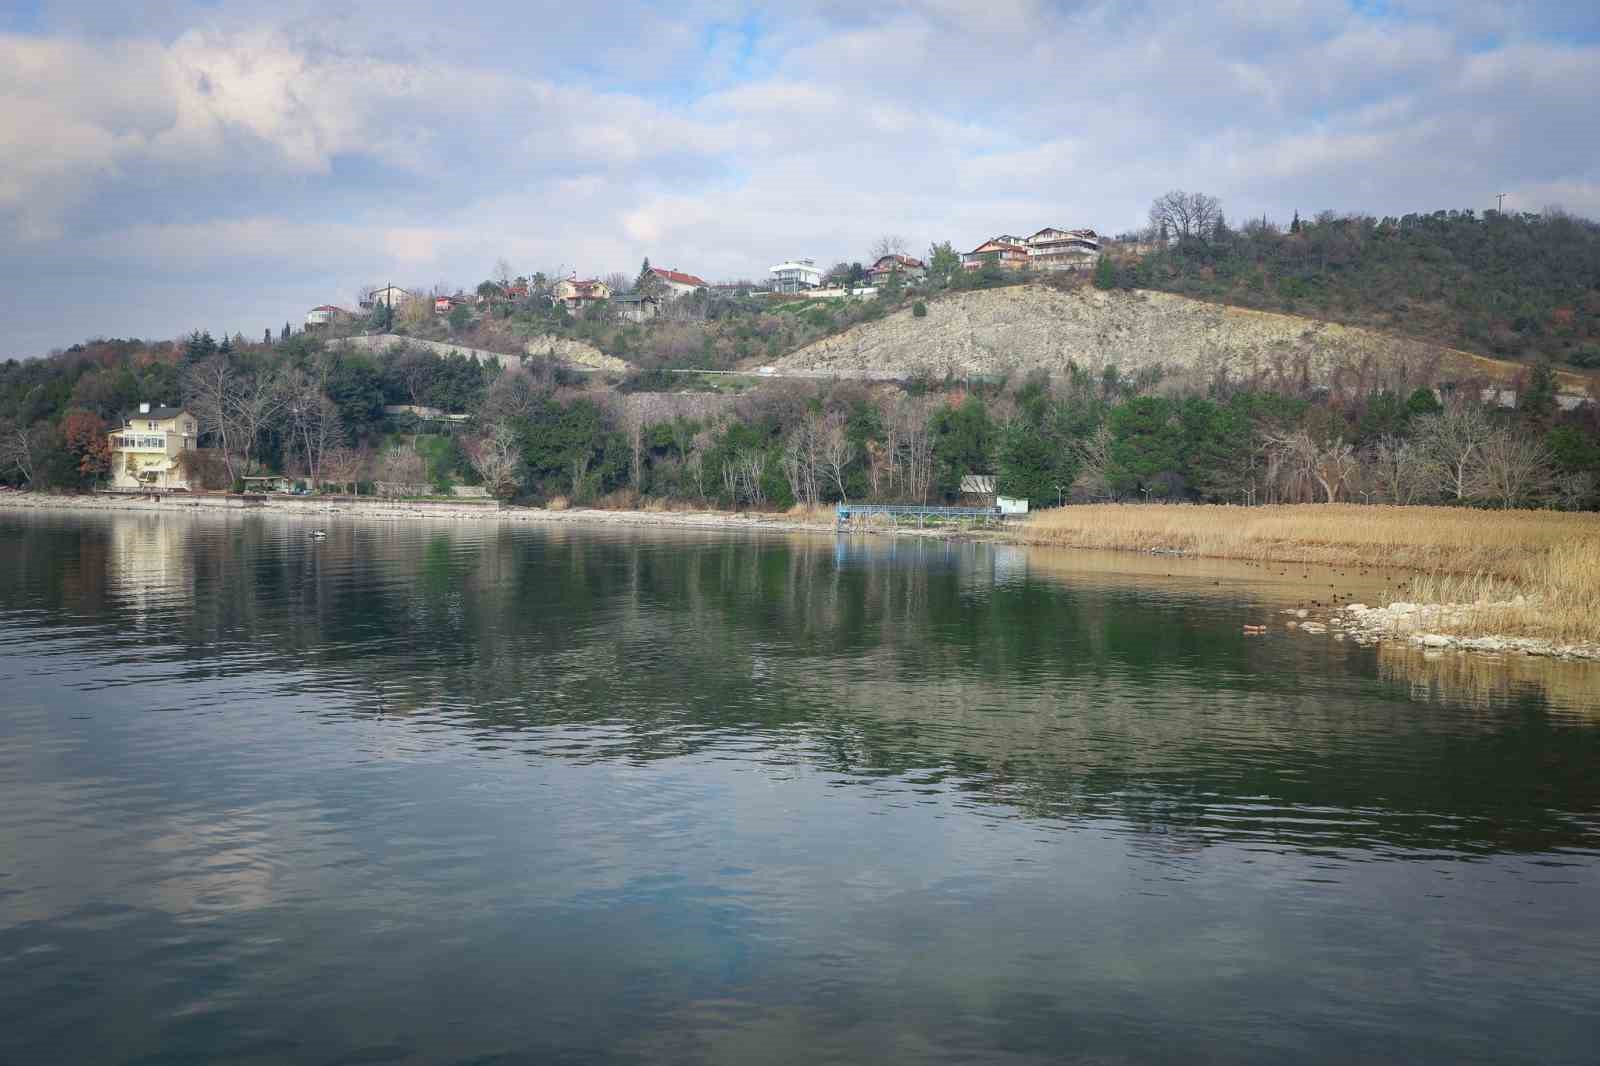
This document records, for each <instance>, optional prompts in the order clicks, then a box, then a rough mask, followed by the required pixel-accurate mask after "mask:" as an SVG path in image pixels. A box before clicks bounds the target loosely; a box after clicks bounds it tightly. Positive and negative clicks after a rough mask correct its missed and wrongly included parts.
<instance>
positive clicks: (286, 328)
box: [278, 322, 290, 341]
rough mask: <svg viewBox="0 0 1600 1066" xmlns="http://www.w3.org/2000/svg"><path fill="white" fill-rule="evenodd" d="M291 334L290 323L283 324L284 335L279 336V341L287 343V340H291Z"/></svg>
mask: <svg viewBox="0 0 1600 1066" xmlns="http://www.w3.org/2000/svg"><path fill="white" fill-rule="evenodd" d="M289 333H290V330H289V323H287V322H285V323H284V324H283V332H282V333H281V334H279V336H278V339H279V340H280V341H286V340H288V339H289Z"/></svg>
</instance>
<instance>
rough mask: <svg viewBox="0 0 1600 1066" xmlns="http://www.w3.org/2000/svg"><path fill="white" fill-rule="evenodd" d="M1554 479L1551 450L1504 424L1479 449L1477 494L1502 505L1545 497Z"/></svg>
mask: <svg viewBox="0 0 1600 1066" xmlns="http://www.w3.org/2000/svg"><path fill="white" fill-rule="evenodd" d="M1553 481H1554V471H1553V470H1552V468H1551V460H1550V453H1549V452H1548V451H1547V450H1546V449H1545V447H1544V445H1542V444H1540V443H1539V442H1538V441H1536V440H1534V439H1533V438H1532V437H1529V436H1527V435H1525V434H1522V433H1518V432H1516V431H1515V430H1512V429H1510V428H1507V427H1502V428H1500V429H1497V430H1495V431H1494V432H1493V433H1491V434H1489V436H1488V438H1487V439H1485V440H1484V442H1483V445H1482V446H1481V447H1480V449H1479V452H1478V464H1477V471H1476V474H1475V476H1474V481H1473V489H1474V495H1476V496H1479V497H1482V498H1484V499H1489V500H1493V501H1494V502H1495V503H1498V504H1499V505H1500V506H1501V507H1505V508H1511V507H1520V506H1522V505H1523V504H1526V503H1528V502H1530V501H1533V500H1539V499H1542V498H1543V497H1544V496H1545V495H1546V494H1547V493H1548V492H1549V491H1550V489H1551V487H1552V483H1553Z"/></svg>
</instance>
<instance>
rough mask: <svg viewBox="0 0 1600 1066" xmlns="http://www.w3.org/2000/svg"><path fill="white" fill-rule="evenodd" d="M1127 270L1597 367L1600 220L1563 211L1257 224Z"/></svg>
mask: <svg viewBox="0 0 1600 1066" xmlns="http://www.w3.org/2000/svg"><path fill="white" fill-rule="evenodd" d="M1117 274H1118V276H1117V281H1118V282H1119V283H1120V284H1122V285H1125V286H1128V287H1137V288H1141V289H1160V290H1163V291H1166V292H1173V293H1178V294H1181V295H1188V296H1194V297H1198V298H1201V299H1206V300H1213V301H1217V302H1220V303H1226V304H1232V305H1235V306H1241V307H1251V308H1256V309H1258V310H1267V311H1277V312H1283V313H1288V314H1301V315H1308V316H1312V317H1316V318H1320V319H1327V320H1329V321H1334V322H1341V323H1344V324H1346V325H1355V326H1366V327H1369V328H1373V329H1378V330H1381V331H1383V332H1386V333H1394V334H1402V335H1405V336H1410V337H1416V338H1418V339H1421V340H1425V341H1430V342H1432V343H1435V344H1442V345H1447V346H1450V347H1453V348H1460V349H1464V350H1467V351H1471V352H1476V353H1478V354H1480V355H1488V356H1493V357H1497V358H1503V359H1513V360H1522V361H1537V360H1549V361H1551V362H1554V363H1556V364H1557V365H1561V364H1565V365H1567V366H1569V367H1572V368H1575V369H1596V368H1600V225H1597V224H1596V223H1594V222H1591V221H1587V220H1584V219H1579V218H1574V217H1571V216H1569V215H1567V214H1565V213H1563V212H1561V211H1559V210H1550V211H1546V212H1544V213H1542V214H1504V215H1502V214H1499V213H1497V212H1492V211H1491V212H1488V213H1486V214H1485V215H1482V216H1479V215H1477V214H1475V213H1473V212H1471V211H1435V212H1433V213H1431V214H1412V215H1405V216H1402V217H1399V218H1394V217H1390V218H1383V219H1376V218H1372V217H1370V216H1362V217H1353V218H1351V217H1347V218H1340V217H1335V216H1333V215H1331V214H1324V215H1321V216H1319V217H1318V218H1317V219H1316V220H1307V221H1303V222H1296V223H1295V224H1294V225H1293V226H1292V227H1291V230H1290V231H1289V232H1283V231H1280V230H1278V229H1277V228H1275V227H1272V226H1267V225H1262V224H1260V223H1253V224H1250V225H1246V226H1244V227H1243V228H1241V229H1238V230H1224V231H1222V232H1219V233H1218V234H1216V235H1215V236H1213V237H1210V238H1209V239H1207V240H1203V241H1202V240H1189V241H1185V242H1182V243H1181V244H1174V245H1172V246H1170V247H1168V248H1164V249H1162V250H1161V251H1158V252H1155V253H1153V254H1150V255H1146V256H1144V257H1143V258H1142V259H1139V260H1137V261H1135V260H1131V259H1124V260H1123V261H1122V262H1121V264H1120V269H1119V270H1118V272H1117Z"/></svg>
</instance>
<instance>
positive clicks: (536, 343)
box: [523, 334, 632, 374]
mask: <svg viewBox="0 0 1600 1066" xmlns="http://www.w3.org/2000/svg"><path fill="white" fill-rule="evenodd" d="M523 351H525V352H527V353H528V354H529V355H544V356H548V357H550V358H551V359H553V360H555V361H556V362H558V363H564V364H566V365H567V366H587V367H593V368H594V369H596V370H609V371H612V372H614V373H618V374H625V373H627V372H628V371H629V370H630V369H632V368H631V367H630V366H629V365H628V364H627V363H625V362H624V361H622V360H621V359H618V358H617V357H616V356H614V355H607V354H605V353H604V352H602V351H601V350H600V349H599V348H596V347H595V346H594V345H592V344H586V343H584V342H583V341H575V340H571V339H569V338H566V337H554V336H550V335H548V334H544V335H541V336H538V337H534V338H532V339H531V340H529V341H528V343H527V344H526V345H525V346H524V347H523Z"/></svg>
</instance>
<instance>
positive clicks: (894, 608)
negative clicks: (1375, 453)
mask: <svg viewBox="0 0 1600 1066" xmlns="http://www.w3.org/2000/svg"><path fill="white" fill-rule="evenodd" d="M319 525H326V527H327V531H328V534H329V535H328V536H327V538H326V539H321V540H318V539H313V538H311V537H309V536H308V535H307V534H308V532H309V529H310V528H312V527H311V526H310V525H308V524H305V523H297V522H292V521H270V520H262V519H259V518H257V519H247V518H232V519H227V520H219V519H192V520H174V519H171V518H167V517H159V516H158V517H136V518H117V519H99V520H84V521H77V520H73V521H70V522H50V521H31V522H23V523H21V524H13V525H12V527H11V528H10V529H9V531H8V536H7V539H8V542H9V544H10V545H11V546H12V547H13V548H14V549H15V550H12V551H9V552H7V553H6V560H5V561H4V562H0V580H3V581H4V582H5V583H6V586H7V587H9V588H11V589H12V590H13V592H12V593H11V594H10V595H9V596H8V597H7V598H6V600H5V601H4V607H5V609H6V615H7V617H8V618H10V619H13V620H16V619H22V618H29V617H32V618H40V617H43V618H44V619H45V621H44V622H43V623H42V624H40V625H37V626H27V627H23V628H20V629H19V628H16V626H15V625H14V624H13V626H12V627H11V629H10V632H9V633H8V634H7V638H6V639H7V653H8V658H9V659H11V660H12V661H13V662H14V663H17V664H20V663H21V662H22V661H23V660H24V659H25V658H26V657H28V656H30V655H31V656H37V657H39V659H40V661H41V662H44V663H55V664H59V663H60V662H61V661H62V659H63V657H65V658H69V659H71V660H73V666H72V670H73V673H74V675H75V677H76V680H75V681H74V682H73V684H74V685H75V686H76V687H78V688H80V689H83V690H92V689H96V688H100V687H117V686H121V685H125V684H129V683H139V684H144V685H154V686H155V690H156V691H161V692H168V693H170V694H171V696H172V698H173V699H174V700H175V701H176V700H179V699H181V701H182V703H183V704H185V705H189V706H205V705H215V704H225V703H227V702H228V701H231V700H236V699H239V698H243V697H244V696H245V695H247V694H248V696H249V698H253V699H261V698H267V697H279V698H305V697H315V703H316V706H317V707H318V710H319V713H352V714H362V715H384V716H389V717H391V718H407V717H415V718H419V719H427V720H428V721H429V722H448V723H450V725H451V726H452V727H453V728H454V729H455V730H457V732H456V734H455V735H454V736H453V737H452V736H451V735H439V734H432V736H433V738H434V739H432V740H431V741H430V743H436V744H451V743H460V744H473V745H478V746H480V747H481V746H483V745H484V743H485V740H486V738H491V739H492V740H493V743H494V745H495V746H496V747H497V748H500V747H503V748H504V749H505V750H515V751H519V752H522V753H524V754H529V755H536V756H540V757H550V756H557V757H561V758H567V759H585V760H588V759H626V760H632V761H641V760H643V761H648V760H654V759H661V758H668V757H676V756H681V755H684V754H687V753H694V752H699V751H705V750H713V749H718V748H720V747H721V746H723V745H727V744H730V743H736V742H737V743H742V742H744V741H746V740H752V738H753V740H752V742H753V743H755V744H757V745H759V746H760V747H761V748H762V749H763V750H766V751H776V750H780V749H781V750H785V751H788V752H790V753H792V757H794V758H796V759H798V760H800V761H802V762H804V763H806V764H808V765H811V766H813V767H815V768H817V769H819V770H821V771H824V772H827V773H832V774H839V775H845V777H847V778H850V779H859V780H867V781H870V780H873V779H880V778H884V777H896V778H898V779H900V780H902V781H903V782H905V783H907V784H908V785H914V786H915V787H917V788H923V789H928V790H935V791H939V790H946V791H948V790H954V791H956V792H958V793H959V794H960V795H961V796H963V797H965V798H966V800H967V801H970V802H982V803H986V804H998V805H1003V806H1005V807H1007V808H1010V809H1013V810H1016V811H1021V812H1025V813H1027V814H1029V815H1031V816H1038V817H1044V818H1069V819H1071V818H1077V819H1084V818H1097V817H1112V818H1115V819H1117V820H1118V821H1119V822H1120V823H1123V824H1126V825H1128V826H1129V827H1132V828H1137V829H1138V830H1139V831H1141V832H1148V831H1151V830H1152V829H1159V830H1160V831H1161V832H1163V833H1165V834H1168V835H1169V836H1173V835H1180V836H1186V837H1187V838H1188V839H1190V841H1191V843H1192V844H1193V845H1195V846H1199V845H1202V844H1204V843H1205V842H1207V841H1218V840H1252V841H1266V842H1269V843H1271V844H1272V845H1273V846H1284V847H1300V848H1307V849H1318V848H1325V849H1357V850H1360V851H1363V852H1367V853H1371V854H1382V853H1385V852H1387V851H1393V852H1395V853H1397V854H1405V853H1411V852H1415V851H1428V852H1432V851H1434V850H1437V849H1439V848H1448V849H1453V850H1458V851H1460V852H1462V853H1483V852H1487V851H1495V850H1500V849H1512V850H1534V851H1537V850H1546V849H1549V848H1556V847H1580V846H1587V845H1588V844H1590V843H1591V841H1590V837H1589V833H1590V830H1591V829H1592V824H1593V822H1592V819H1593V816H1594V812H1595V811H1596V810H1597V809H1600V781H1597V780H1596V779H1595V778H1594V777H1593V775H1592V774H1591V773H1590V772H1589V769H1590V767H1592V765H1593V764H1594V756H1595V755H1597V754H1600V747H1597V746H1596V736H1597V734H1596V733H1595V731H1594V730H1593V729H1592V728H1589V727H1590V725H1592V720H1591V719H1589V718H1587V717H1586V715H1589V714H1590V713H1591V712H1592V710H1593V707H1594V703H1595V701H1594V700H1593V699H1592V698H1591V696H1590V689H1589V688H1588V687H1587V685H1586V681H1587V678H1586V677H1584V676H1582V675H1583V671H1584V668H1578V670H1577V671H1575V672H1574V673H1573V674H1571V675H1570V680H1567V679H1565V678H1566V675H1563V678H1564V679H1563V681H1562V682H1561V687H1559V688H1557V689H1556V690H1555V692H1554V693H1553V694H1552V692H1551V691H1549V690H1548V689H1547V688H1545V687H1542V686H1541V685H1540V684H1537V683H1535V681H1534V680H1533V679H1530V678H1529V677H1527V676H1525V675H1520V674H1517V673H1515V672H1513V671H1509V670H1502V669H1499V668H1498V667H1494V666H1489V665H1487V664H1476V663H1472V662H1470V660H1469V659H1468V657H1457V658H1455V659H1453V660H1452V662H1451V664H1450V665H1449V666H1448V669H1447V668H1446V666H1445V664H1440V663H1436V662H1431V661H1427V660H1422V661H1420V663H1419V662H1414V661H1413V660H1412V659H1411V658H1408V657H1402V656H1400V655H1398V654H1396V653H1395V652H1394V651H1393V650H1389V651H1378V650H1374V649H1366V648H1357V647H1354V646H1346V645H1341V644H1337V643H1334V642H1331V641H1316V640H1309V639H1304V638H1301V639H1294V638H1284V639H1274V640H1266V641H1263V640H1260V639H1246V638H1244V637H1243V636H1242V635H1241V634H1240V631H1239V625H1238V621H1239V619H1240V618H1242V617H1245V616H1246V615H1247V614H1248V613H1249V612H1251V611H1255V612H1256V613H1257V614H1259V607H1258V606H1257V604H1256V601H1255V599H1254V597H1253V595H1252V590H1251V588H1250V587H1249V586H1248V585H1239V584H1237V583H1230V585H1229V586H1228V587H1226V588H1221V587H1216V586H1217V585H1219V584H1220V583H1219V582H1215V581H1214V582H1212V583H1211V586H1209V587H1208V586H1205V585H1199V584H1195V585H1194V586H1193V587H1188V588H1185V587H1183V586H1181V585H1180V586H1179V587H1178V588H1177V589H1174V588H1173V587H1172V585H1171V583H1162V582H1159V581H1152V580H1149V579H1148V577H1149V575H1145V574H1143V573H1139V574H1137V575H1136V577H1137V578H1138V579H1136V580H1130V579H1129V575H1127V574H1125V573H1122V572H1118V571H1105V570H1098V571H1097V570H1082V569H1078V570H1065V571H1064V570H1063V569H1062V567H1061V566H1060V565H1059V563H1056V561H1055V560H1047V562H1050V563H1052V564H1054V565H1050V566H1045V567H1042V568H1038V567H1035V568H1032V569H1030V556H1029V554H1028V553H1027V552H1025V551H1022V550H1020V549H1016V548H1011V547H1006V546H999V547H996V546H990V545H983V544H963V543H951V542H937V541H935V542H929V541H921V540H912V539H900V540H894V539H887V538H841V539H833V538H826V537H790V538H786V537H774V536H764V537H759V538H741V537H730V536H726V535H722V534H715V533H706V534H692V533H691V534H670V535H663V534H652V533H648V532H640V531H628V532H620V533H618V532H614V531H584V530H578V529H571V528H567V527H556V528H553V529H549V530H542V529H526V528H517V527H511V526H504V525H494V524H487V523H485V524H475V523H472V524H462V525H429V524H399V525H396V524H386V523H377V522H368V523H363V522H343V523H338V522H335V523H321V524H319ZM1173 565H1174V564H1172V563H1171V562H1163V563H1158V564H1157V566H1158V567H1166V568H1167V569H1169V570H1170V569H1171V567H1172V566H1173ZM85 617H93V618H95V619H97V623H96V627H95V628H96V632H95V635H94V636H93V638H92V639H85V638H84V637H83V636H82V634H81V632H80V629H79V628H78V626H77V624H76V622H75V621H72V622H70V623H69V621H68V620H76V619H81V618H85ZM52 668H53V667H49V666H47V667H45V669H47V670H48V669H52ZM1487 678H1495V679H1502V683H1499V684H1497V685H1487V684H1486V683H1485V679H1487ZM1545 680H1546V681H1548V680H1549V678H1548V676H1547V677H1546V678H1545ZM170 681H180V682H184V683H190V684H191V687H190V689H189V690H187V691H183V692H182V693H181V694H180V693H178V692H177V691H176V690H173V689H171V688H170V687H168V686H164V685H161V684H159V683H160V682H170ZM192 683H199V684H198V685H197V686H195V685H193V684H192ZM1462 697H1468V698H1462ZM1421 699H1425V700H1429V701H1432V702H1433V703H1434V704H1435V705H1440V706H1443V707H1444V708H1446V709H1447V710H1448V711H1449V712H1450V713H1448V714H1447V715H1443V716H1440V715H1430V716H1427V717H1419V716H1418V715H1417V714H1416V713H1414V712H1415V704H1416V702H1417V701H1418V700H1421ZM552 727H562V729H561V730H560V731H558V732H549V731H548V730H550V729H551V728H552ZM579 727H586V728H579ZM1552 735H1560V736H1561V738H1562V741H1561V745H1560V748H1561V751H1562V753H1563V754H1562V755H1561V756H1560V757H1557V758H1551V757H1550V754H1549V752H1548V751H1547V750H1546V749H1545V748H1544V747H1543V746H1539V745H1534V744H1532V743H1530V741H1532V740H1534V739H1539V740H1541V741H1542V740H1545V739H1548V738H1550V737H1551V736H1552ZM1534 781H1537V782H1538V789H1539V792H1540V794H1541V795H1547V794H1554V795H1557V796H1560V797H1562V802H1561V803H1560V804H1559V805H1557V807H1556V808H1552V807H1551V806H1550V805H1548V804H1546V803H1542V802H1541V803H1526V802H1522V800H1521V798H1520V797H1522V796H1523V795H1524V794H1525V792H1526V790H1527V788H1528V786H1529V784H1530V783H1531V782H1534ZM1307 805H1309V806H1315V807H1322V808H1328V807H1334V808H1339V809H1341V810H1345V811H1347V812H1352V813H1348V814H1346V815H1344V816H1340V817H1315V818H1305V817H1301V816H1300V815H1298V814H1293V815H1291V814H1289V813H1286V812H1290V811H1295V810H1298V809H1299V808H1302V807H1304V806H1307Z"/></svg>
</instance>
